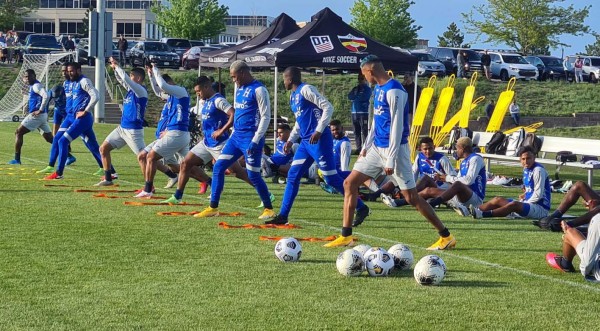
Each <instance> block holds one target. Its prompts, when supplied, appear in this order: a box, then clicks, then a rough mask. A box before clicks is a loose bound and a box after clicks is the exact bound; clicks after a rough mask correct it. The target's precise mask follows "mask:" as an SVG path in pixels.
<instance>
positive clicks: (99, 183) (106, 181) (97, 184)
mask: <svg viewBox="0 0 600 331" xmlns="http://www.w3.org/2000/svg"><path fill="white" fill-rule="evenodd" d="M113 185H115V184H114V183H113V182H112V180H104V179H103V180H101V181H100V182H98V183H96V184H94V186H113Z"/></svg>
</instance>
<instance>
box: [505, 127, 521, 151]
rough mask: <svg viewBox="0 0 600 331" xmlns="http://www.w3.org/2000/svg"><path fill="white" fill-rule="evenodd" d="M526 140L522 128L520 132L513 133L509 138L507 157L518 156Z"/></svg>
mask: <svg viewBox="0 0 600 331" xmlns="http://www.w3.org/2000/svg"><path fill="white" fill-rule="evenodd" d="M523 140H525V129H523V128H521V129H520V130H518V131H515V132H513V133H511V134H510V135H509V136H508V144H507V145H506V154H505V155H506V156H517V151H518V150H519V148H520V147H521V145H523Z"/></svg>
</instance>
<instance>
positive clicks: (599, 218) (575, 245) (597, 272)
mask: <svg viewBox="0 0 600 331" xmlns="http://www.w3.org/2000/svg"><path fill="white" fill-rule="evenodd" d="M594 201H597V200H594ZM594 204H596V202H595V203H594ZM594 207H595V206H594ZM560 224H561V228H562V231H563V232H564V233H565V234H564V236H563V244H562V256H560V255H557V254H555V253H548V254H546V262H547V263H548V264H549V265H550V266H551V267H552V268H554V269H558V270H560V271H564V272H575V268H574V267H573V258H574V257H575V255H577V256H579V260H580V262H579V271H580V272H581V274H582V275H583V277H584V278H585V280H587V281H590V282H600V215H596V216H594V217H593V218H592V219H591V221H590V225H589V227H588V231H587V238H586V237H585V236H584V235H583V234H582V233H581V232H580V231H579V230H578V229H576V228H574V227H571V226H569V224H568V223H567V222H565V221H562V222H561V223H560Z"/></svg>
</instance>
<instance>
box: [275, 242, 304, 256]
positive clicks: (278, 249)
mask: <svg viewBox="0 0 600 331" xmlns="http://www.w3.org/2000/svg"><path fill="white" fill-rule="evenodd" d="M300 255H302V245H300V242H299V241H298V240H296V238H292V237H290V238H283V239H280V240H279V241H278V242H277V244H275V256H277V258H278V259H279V260H281V261H282V262H296V261H298V260H300Z"/></svg>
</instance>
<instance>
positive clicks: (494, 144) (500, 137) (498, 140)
mask: <svg viewBox="0 0 600 331" xmlns="http://www.w3.org/2000/svg"><path fill="white" fill-rule="evenodd" d="M505 137H506V135H505V134H504V132H502V131H496V132H495V133H494V135H493V136H492V138H491V139H490V141H488V143H487V144H485V152H486V153H487V154H498V152H499V151H500V150H501V149H502V147H503V144H504V138H505ZM505 152H506V149H504V151H503V152H502V153H501V154H504V153H505Z"/></svg>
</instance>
